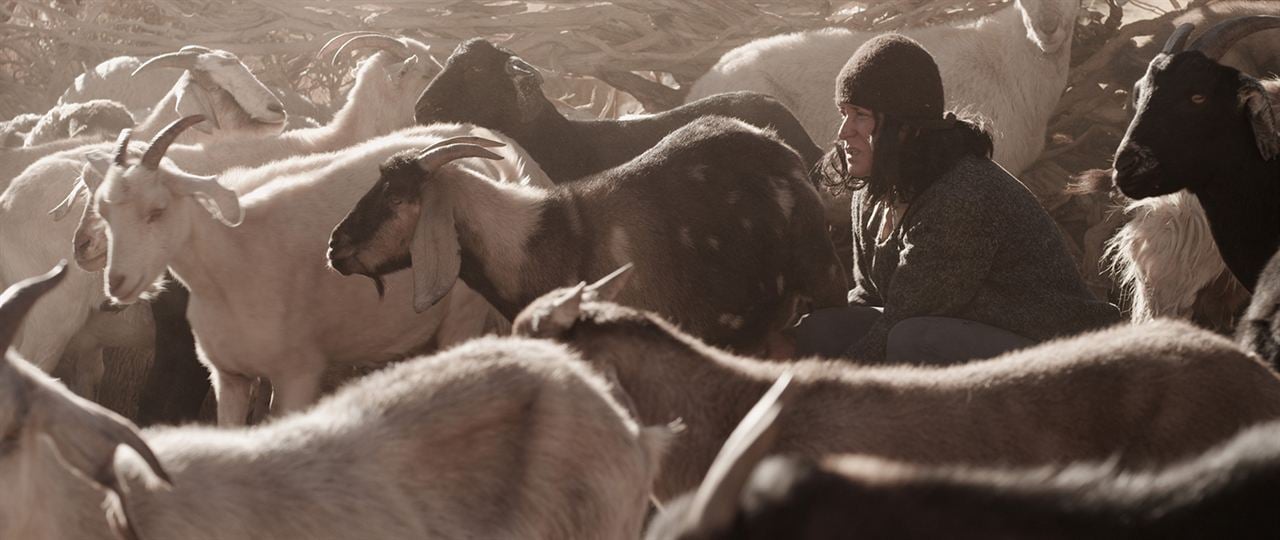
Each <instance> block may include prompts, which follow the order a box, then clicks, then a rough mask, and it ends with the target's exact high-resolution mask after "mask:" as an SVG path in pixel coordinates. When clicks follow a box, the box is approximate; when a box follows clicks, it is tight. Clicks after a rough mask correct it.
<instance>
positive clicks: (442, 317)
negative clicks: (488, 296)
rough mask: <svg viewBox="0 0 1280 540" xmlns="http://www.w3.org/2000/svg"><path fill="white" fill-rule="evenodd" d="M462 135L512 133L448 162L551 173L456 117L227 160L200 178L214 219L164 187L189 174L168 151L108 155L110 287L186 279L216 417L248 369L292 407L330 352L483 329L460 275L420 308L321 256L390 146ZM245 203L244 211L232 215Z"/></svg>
mask: <svg viewBox="0 0 1280 540" xmlns="http://www.w3.org/2000/svg"><path fill="white" fill-rule="evenodd" d="M461 135H475V136H481V137H487V138H494V139H496V140H499V141H504V142H506V143H507V144H508V145H509V146H508V147H507V148H504V149H502V150H500V151H499V153H500V154H502V155H503V156H504V157H505V158H506V159H504V160H502V161H488V160H483V161H482V160H470V161H469V162H463V163H459V164H457V165H456V166H455V167H454V168H451V169H447V170H446V171H447V172H446V174H448V173H454V174H462V173H463V170H464V169H465V170H467V171H471V173H473V174H483V175H485V176H486V177H488V178H493V179H496V180H498V181H500V182H510V183H524V184H528V183H535V184H537V185H541V186H550V185H551V182H550V180H549V179H548V178H547V177H546V175H545V173H543V172H542V171H541V169H539V168H538V167H537V165H536V164H534V163H532V162H530V161H526V160H524V159H522V156H523V155H524V151H523V149H521V148H519V146H517V145H516V144H515V143H514V141H511V140H509V139H507V138H506V137H504V136H501V135H498V134H497V133H495V132H492V131H489V130H487V129H481V128H475V127H474V126H464V125H458V124H436V125H433V126H428V127H415V128H410V129H407V130H403V131H400V132H396V133H393V134H391V135H387V136H384V137H380V138H377V139H373V140H370V141H366V142H365V143H362V144H360V145H357V146H354V147H351V148H348V149H346V150H344V151H340V152H334V153H330V154H313V155H310V156H304V157H298V158H294V159H291V160H283V161H279V162H276V163H273V164H270V165H267V166H264V167H259V168H256V169H245V168H235V169H231V170H228V171H225V172H224V173H222V174H221V175H220V176H219V177H218V179H217V181H218V183H220V184H222V185H223V186H225V188H221V187H216V186H209V189H207V190H205V191H204V192H203V197H208V198H213V199H214V200H216V201H218V202H217V206H218V208H219V209H220V212H221V215H222V216H223V221H221V222H220V221H217V220H215V218H213V217H211V216H210V213H209V212H206V211H205V209H203V208H202V207H201V205H200V204H198V203H197V202H196V199H195V197H193V196H190V195H187V196H183V195H180V194H179V192H177V191H174V190H173V189H172V188H171V187H169V186H170V185H172V182H171V180H170V179H171V178H174V177H175V176H174V175H184V174H185V173H183V172H180V171H178V170H176V168H175V166H174V165H173V163H172V162H169V161H164V162H162V165H161V166H160V170H159V171H158V172H155V171H146V170H145V169H143V168H141V167H136V166H134V167H130V168H129V169H125V170H123V171H122V170H121V169H120V168H118V167H113V168H112V170H111V171H110V173H109V174H108V176H107V179H106V180H105V181H104V182H103V184H102V186H101V187H99V188H98V189H97V192H96V196H95V198H96V204H97V205H98V208H99V210H100V211H101V213H102V215H103V216H104V221H106V222H107V230H108V231H107V232H108V235H109V237H110V247H109V256H108V261H109V262H108V267H107V273H108V276H109V278H108V279H109V281H110V282H111V284H109V287H108V289H109V290H108V293H109V294H111V295H112V296H113V297H115V298H116V299H117V300H118V301H120V302H122V303H130V302H134V301H136V300H137V299H138V297H139V295H140V294H141V293H142V292H143V291H144V290H146V288H147V286H148V285H149V284H150V283H152V282H153V281H154V280H155V279H156V278H157V277H159V276H160V275H161V274H162V273H163V272H164V270H165V267H166V265H167V266H168V268H169V269H170V270H171V271H172V272H173V274H174V275H175V276H176V277H177V278H178V279H179V280H181V281H182V282H183V283H184V284H185V285H186V286H187V288H188V289H190V290H191V301H190V305H189V307H188V309H187V316H188V318H189V319H190V321H191V327H192V329H193V331H194V332H195V335H196V341H197V344H198V350H199V352H200V354H201V357H202V358H203V360H204V361H205V363H206V365H208V366H209V367H210V370H211V371H213V372H214V377H213V381H214V390H215V392H216V394H217V397H218V421H219V423H220V424H239V423H242V422H244V419H245V415H246V413H247V412H248V407H249V382H250V381H249V378H248V377H265V378H267V379H269V380H270V381H271V383H272V386H273V388H274V391H275V398H274V399H273V403H272V410H273V411H277V412H278V411H290V410H296V409H299V408H301V407H304V406H306V405H309V404H311V403H312V402H313V401H314V400H315V399H316V397H317V396H318V394H319V390H320V377H321V375H322V373H323V372H324V370H325V369H326V368H327V367H329V366H331V365H351V364H364V363H379V362H386V361H389V360H392V359H395V358H397V357H402V356H404V355H405V354H406V353H409V352H411V351H412V350H414V349H415V348H417V347H420V346H421V345H423V344H424V343H426V342H428V341H429V340H430V339H431V338H432V337H433V336H434V337H435V341H436V343H437V344H438V345H442V346H443V345H448V344H450V343H453V342H457V341H459V340H462V339H466V338H469V337H472V336H475V335H479V334H481V333H482V332H483V330H484V327H485V324H486V320H487V318H488V317H487V315H488V312H489V310H490V309H491V308H490V307H489V305H488V303H487V302H485V301H484V300H483V298H482V297H480V296H479V295H478V294H477V293H475V292H472V291H470V290H469V289H466V288H465V287H463V286H456V287H454V289H453V291H452V292H451V293H450V297H449V298H446V299H445V300H444V301H443V302H442V304H443V306H442V307H440V308H435V309H431V310H428V311H426V312H424V313H415V311H414V310H413V307H412V297H411V296H410V295H407V294H391V295H388V296H387V297H386V298H384V299H379V298H378V295H377V294H375V292H374V289H373V287H372V286H371V285H370V283H369V282H366V281H364V280H356V279H350V278H345V277H343V276H340V275H338V274H337V273H335V272H332V271H330V270H329V269H328V268H327V267H326V266H325V263H324V261H325V251H326V249H327V247H328V232H329V231H331V230H333V228H334V227H335V226H336V225H337V224H338V222H339V221H340V220H341V219H342V218H343V216H344V215H345V214H346V212H347V210H349V209H350V208H351V207H352V206H353V205H354V204H355V203H356V201H357V200H359V199H360V197H361V196H362V195H364V193H365V192H366V191H368V190H369V188H370V187H371V186H372V185H373V184H374V182H375V181H376V180H377V179H378V175H379V165H380V164H381V163H382V162H383V161H384V160H385V159H386V158H388V157H390V156H392V155H394V154H396V153H398V152H401V151H405V150H410V149H419V148H423V147H426V146H429V145H431V144H433V143H435V142H438V141H441V140H443V139H445V138H449V137H454V136H461ZM228 189H229V190H234V192H235V193H231V192H230V191H228ZM237 199H238V201H237ZM160 207H167V210H166V211H165V213H166V214H167V215H168V216H167V217H166V218H164V219H161V220H157V221H156V222H155V223H154V224H146V223H145V219H144V217H145V216H147V215H148V214H149V213H150V212H151V211H153V209H155V208H160ZM241 214H242V215H243V216H244V221H243V223H240V224H238V225H235V226H233V227H228V226H226V224H235V223H237V222H238V216H239V215H241ZM411 279H412V278H411V276H410V275H409V273H408V272H402V273H398V274H395V275H392V276H390V278H389V279H388V288H389V289H390V290H392V291H400V290H411V288H412V285H411ZM446 314H447V315H448V317H446Z"/></svg>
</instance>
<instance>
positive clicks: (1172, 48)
mask: <svg viewBox="0 0 1280 540" xmlns="http://www.w3.org/2000/svg"><path fill="white" fill-rule="evenodd" d="M1195 29H1196V25H1194V24H1191V23H1182V24H1180V25H1178V27H1177V28H1176V29H1174V30H1173V34H1172V35H1170V36H1169V41H1166V42H1164V49H1163V50H1161V51H1160V53H1161V54H1178V53H1180V52H1182V49H1184V48H1186V46H1187V38H1189V37H1191V31H1192V30H1195Z"/></svg>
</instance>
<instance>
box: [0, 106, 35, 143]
mask: <svg viewBox="0 0 1280 540" xmlns="http://www.w3.org/2000/svg"><path fill="white" fill-rule="evenodd" d="M41 116H42V115H41V114H39V113H23V114H19V115H18V116H15V117H13V118H10V119H8V120H5V121H3V122H0V148H16V147H20V146H23V144H24V143H25V142H26V137H27V133H29V132H30V131H31V128H33V127H35V125H36V123H38V122H40V118H41Z"/></svg>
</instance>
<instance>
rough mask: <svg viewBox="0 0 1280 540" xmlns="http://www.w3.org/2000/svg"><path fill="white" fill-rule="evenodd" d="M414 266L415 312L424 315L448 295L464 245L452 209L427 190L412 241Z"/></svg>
mask: <svg viewBox="0 0 1280 540" xmlns="http://www.w3.org/2000/svg"><path fill="white" fill-rule="evenodd" d="M409 257H410V264H411V265H412V267H413V310H414V311H416V312H418V313H422V312H423V311H426V310H427V309H428V308H430V307H431V306H434V305H436V303H437V302H439V301H440V299H441V298H444V295H446V294H449V291H450V290H451V289H453V284H454V283H456V282H457V281H458V272H459V271H460V270H461V268H462V246H461V245H459V244H458V231H457V229H455V228H454V222H453V209H452V208H449V206H448V204H447V203H446V202H445V201H443V200H442V198H441V197H434V196H432V195H431V194H429V193H426V192H425V190H424V193H423V205H422V208H421V210H419V214H418V223H417V225H416V226H415V227H414V229H413V240H411V241H409Z"/></svg>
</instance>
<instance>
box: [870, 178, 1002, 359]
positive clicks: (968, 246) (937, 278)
mask: <svg viewBox="0 0 1280 540" xmlns="http://www.w3.org/2000/svg"><path fill="white" fill-rule="evenodd" d="M934 195H936V196H934V197H930V198H929V199H927V200H920V201H918V202H917V203H916V204H917V205H920V206H919V207H918V208H912V210H914V212H911V213H912V214H913V215H912V216H910V217H909V219H908V221H907V223H906V224H905V228H904V230H903V231H902V240H901V241H902V248H901V251H900V252H899V256H898V266H897V268H896V269H895V270H894V273H893V278H892V280H891V282H890V283H889V286H888V291H887V293H886V294H885V297H886V298H885V304H884V315H883V316H882V317H880V319H879V320H878V321H876V323H875V324H874V325H873V326H872V327H871V329H870V331H869V332H868V333H867V334H866V336H865V337H863V339H862V340H861V341H860V342H858V343H856V344H855V345H854V346H853V347H852V348H851V349H850V351H849V352H850V355H851V356H852V357H853V358H857V359H859V360H862V361H867V362H883V361H884V359H885V356H886V350H885V348H886V346H887V345H888V340H889V330H890V329H891V328H893V325H895V324H897V323H898V322H901V321H902V320H904V319H908V318H911V317H920V316H944V317H945V316H954V315H955V314H957V313H958V312H960V311H961V310H963V309H964V307H965V306H966V305H967V304H968V303H969V301H970V300H972V299H973V297H974V295H975V294H976V292H977V290H978V288H979V285H980V284H981V283H982V281H983V280H984V279H985V278H986V277H987V275H988V273H989V272H990V269H991V260H992V258H993V257H994V256H995V254H996V251H997V250H998V249H999V234H998V232H999V231H998V227H999V223H998V222H999V218H998V217H997V216H996V214H997V212H994V211H992V209H990V208H984V207H983V205H982V204H981V200H980V197H978V196H977V195H978V194H975V193H955V192H954V191H953V192H951V193H935V194H934ZM1008 226H1016V224H1008Z"/></svg>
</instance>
